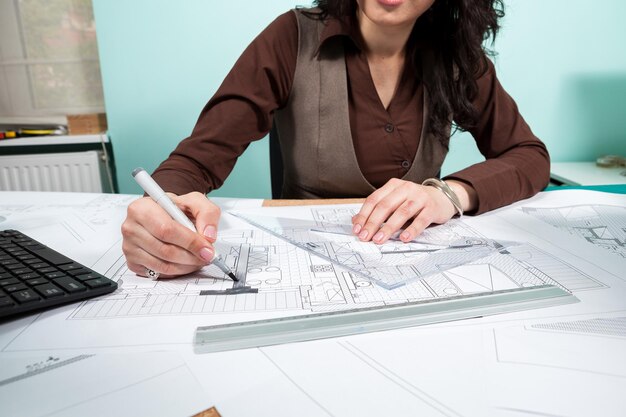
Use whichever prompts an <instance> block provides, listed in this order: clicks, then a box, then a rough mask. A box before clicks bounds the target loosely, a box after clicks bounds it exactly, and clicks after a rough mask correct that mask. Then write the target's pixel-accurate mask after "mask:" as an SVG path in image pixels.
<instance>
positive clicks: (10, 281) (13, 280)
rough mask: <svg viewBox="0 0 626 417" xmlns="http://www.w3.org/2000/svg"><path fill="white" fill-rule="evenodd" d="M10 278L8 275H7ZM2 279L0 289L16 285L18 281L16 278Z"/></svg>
mask: <svg viewBox="0 0 626 417" xmlns="http://www.w3.org/2000/svg"><path fill="white" fill-rule="evenodd" d="M9 276H10V275H9ZM10 277H11V278H3V279H1V280H0V287H6V286H7V285H12V284H17V283H18V282H19V281H18V279H17V278H13V277H12V276H10Z"/></svg>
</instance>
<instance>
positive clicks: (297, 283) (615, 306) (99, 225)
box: [0, 191, 626, 417]
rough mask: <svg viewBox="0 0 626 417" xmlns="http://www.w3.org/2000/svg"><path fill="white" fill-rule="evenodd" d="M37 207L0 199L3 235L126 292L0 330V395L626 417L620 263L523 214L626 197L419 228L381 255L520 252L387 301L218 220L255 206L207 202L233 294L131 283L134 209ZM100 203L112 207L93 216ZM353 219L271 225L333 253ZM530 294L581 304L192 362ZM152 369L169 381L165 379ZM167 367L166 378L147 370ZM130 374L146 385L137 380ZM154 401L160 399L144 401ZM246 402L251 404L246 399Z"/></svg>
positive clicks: (458, 269)
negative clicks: (207, 347)
mask: <svg viewBox="0 0 626 417" xmlns="http://www.w3.org/2000/svg"><path fill="white" fill-rule="evenodd" d="M40 196H41V193H0V206H1V207H2V209H1V210H2V211H1V212H0V216H2V217H4V218H5V220H4V221H3V222H2V223H0V226H2V227H10V228H18V229H20V230H22V231H24V232H25V233H27V234H30V235H32V236H33V237H35V238H37V239H40V240H42V241H43V242H44V243H46V244H48V245H50V246H52V247H54V248H55V249H57V250H60V251H63V252H66V251H68V253H69V250H68V249H67V248H70V249H71V250H72V251H75V252H72V254H73V256H74V253H75V254H76V255H75V256H74V257H76V258H79V259H77V260H79V261H81V262H83V263H85V264H86V265H89V266H91V267H92V268H94V269H96V270H97V271H98V272H101V273H105V275H107V276H109V277H111V278H113V279H115V280H117V282H118V283H119V284H120V288H119V290H118V291H117V292H116V293H113V294H111V295H109V296H105V297H102V298H99V299H94V300H90V301H86V302H82V303H76V304H72V305H68V306H65V307H60V308H57V309H54V310H51V311H48V312H45V313H41V314H37V315H31V316H28V317H26V318H23V319H19V320H14V321H10V322H8V323H3V324H2V325H1V326H0V369H2V370H3V371H4V372H1V375H0V380H7V379H9V378H12V377H16V376H17V377H20V376H21V377H20V378H22V379H20V381H19V382H12V383H11V384H10V385H7V386H13V388H14V389H18V390H19V392H26V391H24V390H23V387H25V385H20V386H18V385H15V384H23V383H28V384H29V385H28V389H30V390H31V391H36V389H37V388H38V387H40V386H42V385H41V384H40V382H41V381H44V382H47V381H45V380H44V379H45V378H44V379H41V378H43V377H52V376H54V375H55V373H56V372H67V373H70V372H73V371H74V370H79V368H74V366H76V367H83V366H88V365H89V364H90V363H91V364H94V369H95V371H94V373H97V374H102V375H105V374H106V375H109V374H110V373H115V372H119V373H120V375H127V376H128V377H130V379H124V380H128V381H129V382H130V383H131V386H132V387H137V388H138V389H139V392H151V391H148V390H143V389H142V388H141V387H142V386H144V383H143V382H141V381H145V383H146V384H148V385H145V387H146V388H149V387H150V385H149V384H150V382H149V381H151V379H149V376H150V375H151V373H152V375H154V376H155V379H154V381H155V384H159V383H160V382H161V381H162V382H163V383H164V385H167V386H168V387H169V386H173V385H176V384H183V385H184V386H190V387H192V386H193V384H191V383H190V382H191V380H190V379H189V378H188V377H189V376H190V375H189V374H188V372H187V371H189V372H191V373H193V376H194V377H195V378H196V379H197V380H198V381H199V382H200V384H201V386H202V389H203V392H204V393H205V395H207V398H210V399H214V400H215V401H211V405H213V404H214V405H216V406H217V407H218V409H219V410H220V412H221V413H222V414H223V415H242V416H243V415H251V414H254V415H268V416H269V415H271V416H276V415H301V416H318V415H327V416H332V417H335V416H336V417H340V416H342V417H343V416H351V415H355V414H359V415H363V416H376V415H381V414H385V413H386V414H393V415H398V416H405V415H406V416H409V415H415V412H417V413H420V414H423V415H443V416H451V417H452V416H455V417H458V416H466V415H494V416H499V415H503V416H519V415H528V414H530V415H572V416H576V415H590V414H593V412H592V411H593V410H591V408H593V407H596V408H595V411H594V412H595V413H596V414H597V413H600V414H602V415H624V410H625V405H624V402H623V395H622V392H623V390H624V386H625V384H624V381H625V380H626V378H625V377H624V375H625V373H626V369H625V368H624V366H623V351H624V340H626V339H625V338H624V336H623V334H624V317H626V301H625V300H626V280H625V279H626V277H625V276H624V274H623V271H624V270H625V268H626V260H624V258H623V257H621V256H617V255H616V254H615V253H613V252H611V251H609V250H606V249H605V248H603V247H599V246H596V245H593V244H591V243H590V242H589V241H587V240H586V239H583V238H574V237H575V236H573V235H571V234H570V233H569V232H568V230H566V228H557V227H552V226H548V225H547V224H546V223H545V222H544V220H543V219H541V218H539V217H538V216H533V215H530V214H528V213H527V211H528V210H526V211H525V209H530V208H534V209H545V208H548V209H550V208H555V207H565V206H580V205H584V204H586V203H589V204H587V205H588V206H592V205H594V206H613V207H615V206H617V207H619V206H626V197H624V196H619V195H605V194H603V193H592V192H579V191H576V192H550V193H541V194H540V195H538V196H536V197H534V198H533V199H531V200H527V201H523V202H520V203H518V204H516V205H513V206H510V207H506V208H504V209H501V210H497V211H494V212H491V213H487V214H485V215H481V216H477V217H471V216H466V217H464V218H463V220H462V221H454V222H451V223H448V224H447V225H445V226H443V227H437V228H430V229H428V230H427V232H426V233H425V234H424V235H422V236H420V239H419V241H417V242H413V243H411V244H408V245H404V244H400V243H398V242H394V241H391V242H389V243H388V244H386V245H383V246H381V247H376V248H375V249H376V250H377V251H378V252H379V254H380V255H381V256H388V255H387V252H393V254H394V255H398V256H413V254H414V253H420V252H419V251H422V253H429V252H427V251H430V253H431V254H432V253H436V252H437V251H439V250H440V248H441V247H442V245H448V246H452V245H454V244H455V243H454V242H455V241H457V240H458V237H464V238H471V239H472V240H474V241H475V242H485V241H489V242H517V243H516V244H515V245H507V246H504V245H503V247H502V248H498V249H499V250H496V251H493V252H491V253H489V254H488V255H487V256H484V257H481V258H477V259H473V260H472V261H471V262H469V263H466V264H464V265H455V266H454V267H452V268H448V267H446V266H445V265H444V266H443V267H442V268H441V270H440V271H438V272H437V273H434V274H431V275H429V276H425V277H424V278H423V279H419V280H416V281H412V282H408V283H407V284H406V285H404V286H401V287H398V288H395V289H392V290H387V289H385V288H383V287H381V286H379V285H377V284H375V283H373V282H371V281H369V280H367V279H365V278H363V277H361V276H359V275H358V274H354V273H352V272H351V271H349V270H347V269H344V268H341V267H339V266H337V265H336V264H334V263H332V262H329V261H328V260H326V259H324V258H321V257H319V256H316V254H315V252H314V251H304V250H301V249H298V248H294V247H293V246H291V245H288V244H287V243H286V242H285V240H284V239H280V238H278V237H276V236H275V235H272V234H270V233H267V232H264V231H263V230H258V229H256V228H254V227H251V226H250V225H249V224H248V223H246V222H244V221H241V220H240V219H237V218H236V217H233V216H230V215H229V214H228V211H229V210H243V209H244V208H245V207H250V208H254V211H256V209H257V208H258V209H259V210H261V209H260V202H258V201H256V202H252V201H250V202H246V201H241V200H236V203H234V202H233V200H231V201H223V202H222V201H218V203H219V204H221V205H222V209H223V213H224V214H223V218H222V222H221V223H220V228H219V247H218V250H219V251H220V252H221V253H222V254H224V255H226V261H227V263H228V264H229V266H230V267H231V268H233V269H235V270H236V271H237V274H238V275H240V276H242V277H243V278H244V279H243V280H242V281H243V282H242V283H240V284H239V286H238V287H237V288H239V289H238V290H237V291H233V289H234V283H233V282H232V281H230V280H227V279H225V277H224V275H223V274H222V273H221V271H220V270H219V269H217V268H214V267H207V268H205V269H203V270H202V271H200V272H198V273H196V274H193V275H190V276H187V277H183V278H179V279H174V280H157V281H151V280H148V279H145V278H141V277H137V276H136V275H135V274H133V273H132V272H130V271H129V270H128V269H127V267H126V264H125V260H124V257H123V256H122V251H121V242H120V235H119V226H120V224H121V222H122V221H123V218H124V217H125V212H126V205H127V204H128V202H130V201H132V200H133V199H134V198H137V196H102V195H85V194H58V193H50V194H47V195H46V199H45V200H42V199H41V198H40ZM591 203H593V204H591ZM101 205H102V206H103V207H104V206H106V207H107V210H99V207H100V206H101ZM263 210H265V209H263ZM267 210H269V212H270V213H275V210H277V209H267ZM354 210H355V206H343V207H339V206H333V207H307V208H302V209H298V210H295V209H289V210H288V212H287V213H285V212H281V214H280V215H281V216H282V217H283V218H290V216H291V218H294V219H297V218H304V219H305V220H306V221H307V222H309V223H310V222H313V223H315V224H316V225H317V226H316V228H317V229H318V230H317V231H316V230H312V229H311V230H309V232H310V234H311V235H312V236H316V237H317V238H318V239H320V240H321V239H331V238H330V237H327V236H326V235H327V234H330V233H331V232H334V233H335V234H337V235H339V237H337V239H339V240H341V239H347V236H348V237H349V235H348V234H346V233H345V230H343V233H342V228H337V227H336V226H331V224H335V225H336V224H341V223H342V222H344V221H345V218H346V216H350V213H353V212H354ZM263 212H265V211H263ZM90 219H91V220H90ZM94 220H95V221H94ZM333 227H334V229H333ZM77 231H78V233H76V232H77ZM320 240H318V241H320ZM81 242H82V243H81ZM64 248H66V249H64ZM540 283H551V284H553V285H559V286H561V287H563V288H566V289H568V290H569V291H571V292H573V293H574V295H575V296H576V297H577V298H578V299H580V301H581V302H580V303H576V304H570V305H564V306H559V307H552V308H543V309H536V310H530V311H523V312H517V313H510V314H506V315H500V316H490V317H488V318H482V319H473V320H464V321H457V322H451V323H444V324H439V325H435V326H433V325H431V326H424V327H417V328H408V329H403V330H396V331H388V332H382V333H372V334H367V335H361V336H353V337H348V338H338V339H329V340H321V341H314V342H306V343H297V344H288V345H280V346H274V347H267V348H261V349H247V350H240V351H233V352H223V353H218V354H206V355H195V354H194V353H193V349H192V340H193V339H192V337H193V332H194V331H195V329H196V328H197V327H198V326H207V325H211V324H223V323H235V322H238V321H248V320H254V319H263V318H272V317H284V316H291V315H298V314H307V313H310V312H324V311H340V310H342V309H349V308H359V307H361V306H363V307H364V306H370V305H392V304H394V303H398V302H405V301H416V300H429V301H433V302H437V300H440V299H445V298H446V297H453V296H455V295H477V294H480V293H482V292H485V291H491V290H496V289H505V288H520V287H525V286H533V285H537V284H540ZM159 350H172V351H173V350H176V351H178V352H180V353H181V355H183V358H184V362H185V363H186V364H187V366H186V367H179V366H178V365H177V363H176V361H174V362H170V361H167V360H166V361H163V360H161V359H160V358H159V357H158V356H150V357H147V358H146V362H143V361H141V358H143V357H145V356H146V355H149V353H150V352H156V351H159ZM105 353H106V354H105ZM109 353H120V354H124V355H126V354H128V353H131V354H132V353H135V354H136V355H135V356H133V357H131V356H132V355H131V356H129V357H128V358H129V359H130V362H129V361H127V360H126V359H124V358H123V357H122V358H120V359H119V363H120V367H114V368H112V369H111V372H105V373H103V372H102V369H106V367H107V366H108V365H107V363H103V362H102V361H104V362H106V357H107V356H108V354H109ZM16 358H19V360H16ZM21 358H26V359H27V360H26V359H24V360H22V359H21ZM49 358H53V359H52V360H51V362H48V359H49ZM135 358H138V359H135ZM55 359H58V360H56V361H55ZM92 361H93V362H92ZM97 361H100V362H97ZM59 362H61V363H63V365H59V366H56V367H54V368H52V367H51V368H50V369H49V370H48V371H46V372H45V373H41V374H38V375H34V374H29V373H28V372H29V371H30V370H32V371H37V366H40V367H42V366H43V367H46V366H47V365H52V366H55V364H56V363H59ZM133 363H135V364H137V365H136V366H139V368H137V367H136V366H135V367H133ZM161 363H163V364H173V365H174V366H172V367H171V368H166V369H164V368H162V367H161ZM125 364H128V372H127V373H125V372H124V371H123V367H124V365H125ZM154 364H156V365H157V366H156V367H154ZM28 366H30V368H28ZM168 366H169V365H168ZM85 369H88V368H85ZM160 369H161V370H164V371H165V374H163V373H159V374H158V375H157V373H155V372H154V371H157V372H158V371H159V370H160ZM167 369H171V372H170V371H168V370H167ZM81 372H82V371H81ZM58 375H61V374H58ZM133 375H136V376H139V375H143V376H147V377H148V379H145V380H141V381H139V380H138V379H136V377H135V376H133ZM167 375H170V376H172V377H175V378H169V377H167ZM161 376H164V377H166V378H165V379H162V378H161ZM124 378H126V377H124ZM133 378H134V379H133ZM52 380H54V379H52ZM133 381H135V382H133ZM177 381H181V382H177ZM185 381H186V382H185ZM136 382H141V383H139V384H138V385H137V384H136ZM31 383H32V384H31ZM185 384H187V385H185ZM183 385H181V386H183ZM16 387H17V388H16ZM591 387H593V389H592V388H591ZM111 388H113V389H114V388H115V387H114V386H112V385H111V384H106V385H105V386H104V387H103V389H104V390H105V391H107V390H109V392H112V394H111V395H114V397H115V398H116V401H115V403H114V404H113V405H112V404H109V405H107V407H102V409H103V410H113V411H114V412H115V410H116V409H115V408H113V407H114V405H116V404H123V401H125V400H126V399H128V401H129V403H130V401H131V400H132V398H127V397H123V396H122V397H120V396H119V395H121V394H122V393H124V392H126V391H128V390H121V391H114V390H113V391H110V390H111ZM5 392H8V391H5ZM132 392H137V391H134V389H132ZM159 392H163V389H161V390H160V391H159V390H155V391H154V394H151V395H158V393H159ZM193 392H195V391H193ZM242 393H245V397H246V401H241V395H242ZM107 395H108V394H106V392H103V396H99V397H97V398H94V399H93V401H91V400H90V397H89V396H88V395H86V394H85V393H84V392H83V391H81V394H80V397H81V398H83V399H85V400H89V401H87V402H86V403H85V404H88V405H91V406H98V405H99V404H100V403H99V401H102V399H103V398H107ZM137 398H140V397H137ZM118 399H119V400H118ZM389 399H392V401H390V400H389ZM6 404H8V403H6ZM277 404H278V405H279V406H277ZM598 404H601V406H598ZM44 405H45V404H44ZM70 405H71V404H70ZM92 409H93V407H92ZM77 410H79V409H78V408H77ZM83 414H85V413H83ZM187 414H191V413H190V412H189V413H187Z"/></svg>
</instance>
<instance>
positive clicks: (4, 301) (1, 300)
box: [0, 297, 15, 309]
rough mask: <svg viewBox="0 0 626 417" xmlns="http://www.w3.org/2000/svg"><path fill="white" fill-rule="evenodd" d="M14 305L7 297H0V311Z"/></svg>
mask: <svg viewBox="0 0 626 417" xmlns="http://www.w3.org/2000/svg"><path fill="white" fill-rule="evenodd" d="M14 304H15V303H14V302H13V300H11V299H10V298H9V297H0V309H1V308H4V307H11V306H12V305H14Z"/></svg>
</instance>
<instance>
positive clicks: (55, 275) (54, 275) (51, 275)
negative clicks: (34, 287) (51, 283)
mask: <svg viewBox="0 0 626 417" xmlns="http://www.w3.org/2000/svg"><path fill="white" fill-rule="evenodd" d="M66 276H67V275H65V274H64V273H63V272H59V271H56V272H51V273H49V274H46V278H50V279H54V278H61V277H66Z"/></svg>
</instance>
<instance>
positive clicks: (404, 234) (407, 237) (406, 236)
mask: <svg viewBox="0 0 626 417" xmlns="http://www.w3.org/2000/svg"><path fill="white" fill-rule="evenodd" d="M410 237H411V235H409V232H407V231H404V232H402V234H401V235H400V239H402V240H408V239H409V238H410Z"/></svg>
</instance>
